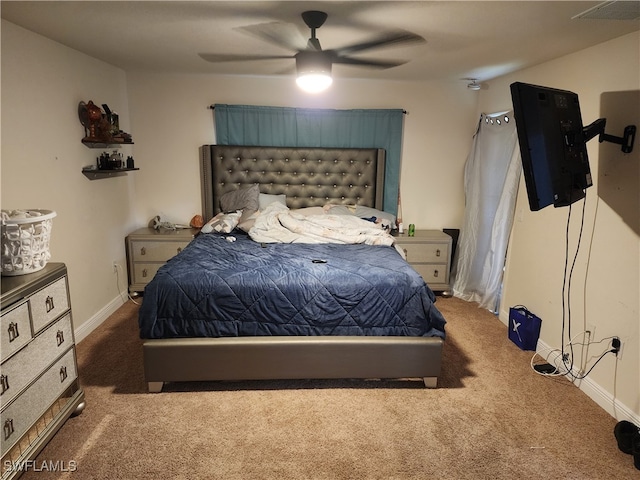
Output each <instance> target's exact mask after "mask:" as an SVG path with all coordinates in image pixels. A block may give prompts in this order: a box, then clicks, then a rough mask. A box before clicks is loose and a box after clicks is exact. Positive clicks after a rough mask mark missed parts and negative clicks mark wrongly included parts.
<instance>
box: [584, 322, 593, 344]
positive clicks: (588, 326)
mask: <svg viewBox="0 0 640 480" xmlns="http://www.w3.org/2000/svg"><path fill="white" fill-rule="evenodd" d="M585 330H586V331H587V332H588V333H586V334H585V340H587V342H593V341H594V340H595V339H596V325H595V324H594V323H587V324H586V328H585Z"/></svg>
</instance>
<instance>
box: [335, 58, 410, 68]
mask: <svg viewBox="0 0 640 480" xmlns="http://www.w3.org/2000/svg"><path fill="white" fill-rule="evenodd" d="M332 62H333V63H341V64H343V65H356V66H359V67H371V68H379V69H381V70H384V69H386V68H393V67H397V66H399V65H404V64H405V63H407V60H366V59H360V58H353V57H333V58H332Z"/></svg>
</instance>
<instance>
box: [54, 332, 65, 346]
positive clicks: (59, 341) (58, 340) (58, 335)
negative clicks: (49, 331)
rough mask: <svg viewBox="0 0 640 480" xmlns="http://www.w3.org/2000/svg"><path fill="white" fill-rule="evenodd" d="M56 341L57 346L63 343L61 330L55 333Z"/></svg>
mask: <svg viewBox="0 0 640 480" xmlns="http://www.w3.org/2000/svg"><path fill="white" fill-rule="evenodd" d="M56 340H57V342H58V346H60V345H62V344H63V343H64V332H63V331H62V330H58V333H56Z"/></svg>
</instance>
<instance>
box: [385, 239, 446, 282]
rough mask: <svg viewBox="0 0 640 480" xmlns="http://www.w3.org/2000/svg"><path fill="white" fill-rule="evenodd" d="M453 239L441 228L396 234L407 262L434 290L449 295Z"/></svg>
mask: <svg viewBox="0 0 640 480" xmlns="http://www.w3.org/2000/svg"><path fill="white" fill-rule="evenodd" d="M452 242H453V239H452V238H451V237H450V236H449V235H447V234H446V233H444V232H441V231H440V230H416V231H415V235H414V236H412V237H410V236H409V235H408V234H407V232H406V231H405V232H404V233H399V234H397V235H396V243H397V245H398V246H399V247H400V248H402V250H404V253H405V255H406V257H407V262H409V264H410V265H411V266H412V267H413V268H414V269H415V270H416V271H417V272H418V273H419V274H420V275H421V276H422V278H424V281H425V282H426V283H427V285H429V287H430V288H431V290H433V291H434V292H442V293H443V294H444V295H449V294H450V293H451V292H450V285H449V283H450V280H449V274H450V271H451V250H452V248H451V245H452Z"/></svg>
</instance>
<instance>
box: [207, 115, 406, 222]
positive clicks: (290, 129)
mask: <svg viewBox="0 0 640 480" xmlns="http://www.w3.org/2000/svg"><path fill="white" fill-rule="evenodd" d="M403 113H404V112H403V111H402V110H401V109H385V110H381V109H358V110H333V109H315V108H288V107H263V106H252V105H225V104H216V105H214V114H215V129H216V143H217V144H218V145H251V146H260V145H264V146H271V147H316V148H317V147H324V148H384V149H385V151H386V170H385V189H384V202H383V205H384V210H385V211H387V212H390V213H393V214H394V215H395V214H397V210H398V192H399V188H400V185H399V184H400V155H401V149H402V127H403V117H404V114H403Z"/></svg>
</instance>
